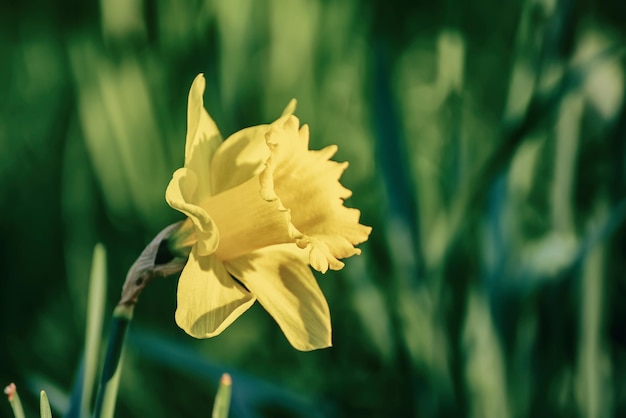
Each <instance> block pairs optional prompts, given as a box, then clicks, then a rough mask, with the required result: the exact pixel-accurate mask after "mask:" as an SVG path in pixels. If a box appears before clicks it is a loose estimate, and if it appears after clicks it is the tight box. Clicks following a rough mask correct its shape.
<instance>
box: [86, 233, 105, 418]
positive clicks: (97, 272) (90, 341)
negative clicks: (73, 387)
mask: <svg viewBox="0 0 626 418" xmlns="http://www.w3.org/2000/svg"><path fill="white" fill-rule="evenodd" d="M106 281H107V271H106V249H105V248H104V246H103V245H102V244H100V243H98V244H96V246H95V247H94V249H93V261H92V264H91V277H90V280H89V296H88V303H87V321H86V329H85V371H84V375H83V389H82V395H81V407H80V411H81V414H80V416H81V417H87V416H89V407H90V405H91V398H92V394H93V388H94V382H95V380H96V371H97V368H98V351H99V348H100V343H101V335H102V322H103V318H104V302H105V300H106Z"/></svg>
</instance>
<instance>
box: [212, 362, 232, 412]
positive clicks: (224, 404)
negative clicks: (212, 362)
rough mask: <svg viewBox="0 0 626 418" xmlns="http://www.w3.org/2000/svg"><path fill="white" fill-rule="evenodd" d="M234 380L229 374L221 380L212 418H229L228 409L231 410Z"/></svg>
mask: <svg viewBox="0 0 626 418" xmlns="http://www.w3.org/2000/svg"><path fill="white" fill-rule="evenodd" d="M232 385H233V382H232V379H231V378H230V375H229V374H228V373H224V374H223V375H222V378H221V379H220V385H219V387H218V388H217V395H215V403H214V404H213V414H212V415H211V417H212V418H228V409H229V408H230V395H231V392H232Z"/></svg>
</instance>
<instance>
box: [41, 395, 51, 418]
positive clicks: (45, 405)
mask: <svg viewBox="0 0 626 418" xmlns="http://www.w3.org/2000/svg"><path fill="white" fill-rule="evenodd" d="M39 412H40V416H41V418H52V411H51V410H50V402H48V395H46V392H44V391H43V390H42V391H41V393H40V395H39Z"/></svg>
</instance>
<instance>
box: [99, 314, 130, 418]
mask: <svg viewBox="0 0 626 418" xmlns="http://www.w3.org/2000/svg"><path fill="white" fill-rule="evenodd" d="M132 318H133V306H125V305H118V306H117V307H116V308H115V310H114V311H113V319H112V322H111V331H110V334H109V342H108V345H107V351H106V355H105V357H104V365H103V366H102V375H101V376H100V385H99V387H98V395H97V397H96V405H95V408H94V413H93V418H100V417H101V416H102V411H103V406H104V400H105V398H107V397H111V396H112V397H115V396H116V393H114V392H117V385H116V384H113V382H112V379H113V376H114V375H115V373H116V371H117V370H118V368H119V366H120V358H121V357H122V349H123V348H124V343H125V341H126V334H127V330H128V325H129V324H130V321H131V319H132Z"/></svg>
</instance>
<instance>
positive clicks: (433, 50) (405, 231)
mask: <svg viewBox="0 0 626 418" xmlns="http://www.w3.org/2000/svg"><path fill="white" fill-rule="evenodd" d="M625 19H626V6H624V5H623V4H622V2H619V1H608V0H600V1H595V2H582V1H575V0H512V1H508V2H498V1H496V0H479V1H477V2H463V1H458V0H447V1H444V2H419V1H418V2H409V1H395V2H386V1H382V0H376V1H373V2H358V1H355V0H344V1H336V2H331V1H324V0H290V1H278V0H272V1H267V2H254V1H252V0H232V1H228V2H227V1H190V2H176V1H172V0H154V1H151V0H143V1H142V0H101V1H100V2H78V1H70V0H62V1H59V2H44V1H41V0H26V1H24V2H20V3H15V4H9V3H5V4H3V5H1V6H0V57H2V64H0V92H1V94H0V204H1V205H2V206H1V212H0V213H1V216H0V234H1V236H2V239H1V240H0V265H2V266H3V278H2V280H0V338H1V339H0V341H1V344H0V358H2V359H3V361H2V362H0V378H2V379H4V381H5V382H6V383H8V382H10V381H16V382H17V383H18V386H19V387H21V388H25V389H26V388H29V389H30V393H29V392H28V390H25V389H22V390H21V394H22V400H23V403H24V405H25V409H26V415H27V416H36V414H37V409H38V394H39V390H40V389H45V390H46V393H47V394H48V397H49V399H50V403H51V405H52V409H53V415H54V416H62V415H63V414H64V412H65V411H66V408H67V405H68V399H69V398H70V396H71V391H72V387H73V384H74V382H75V381H76V380H77V377H76V376H79V375H80V370H81V364H83V367H84V358H85V355H84V354H83V348H84V346H85V341H86V336H85V331H84V330H85V322H86V315H87V304H88V297H87V295H88V293H89V288H88V287H89V280H88V278H89V275H90V266H91V262H92V249H93V248H94V244H95V243H96V242H98V241H101V242H103V243H104V245H105V246H106V248H107V260H106V264H107V268H108V277H109V281H108V283H107V289H106V294H107V295H108V297H107V300H106V312H109V313H110V312H111V311H112V308H113V306H114V304H115V303H116V302H117V295H119V292H120V288H121V285H122V282H123V279H124V277H125V274H126V271H127V269H128V268H129V266H130V265H131V263H132V262H133V260H134V259H135V258H136V257H137V255H138V254H139V253H140V252H141V250H142V248H143V247H144V246H145V244H147V243H148V242H149V240H150V239H151V238H152V237H153V236H154V234H155V233H156V232H158V231H159V230H160V229H162V228H163V227H164V226H165V225H167V224H169V223H172V222H174V221H176V220H178V219H180V217H179V215H178V214H177V213H175V212H174V211H172V210H171V209H169V208H168V207H167V205H166V203H165V200H164V190H165V187H166V185H167V183H168V181H169V178H170V176H171V173H172V172H173V171H174V170H175V169H176V168H177V167H179V166H180V165H181V163H182V160H183V149H184V138H185V123H186V95H187V92H188V89H189V85H190V83H191V81H192V80H193V78H194V76H195V75H196V74H197V73H199V72H203V73H204V74H205V76H206V79H207V93H206V94H205V103H206V107H207V109H208V110H209V111H210V113H211V115H212V116H213V117H214V118H215V120H216V122H218V124H219V126H220V127H222V130H223V132H222V133H223V134H224V136H225V137H226V136H228V134H230V133H232V132H233V131H234V130H235V129H238V128H239V127H241V126H247V125H252V124H253V123H258V121H267V122H269V121H271V120H273V118H274V117H275V116H276V114H278V113H279V112H280V111H281V110H282V107H283V106H284V104H285V103H287V102H288V101H289V99H291V98H292V97H296V98H297V99H298V103H299V105H298V114H299V116H300V118H301V120H302V122H303V123H308V124H309V125H310V126H311V148H312V149H320V148H322V147H323V146H325V145H329V144H333V143H336V144H338V145H339V153H338V155H337V159H338V160H348V161H349V162H350V168H349V169H348V170H347V172H346V174H345V175H344V177H343V181H344V183H345V184H346V186H347V187H348V188H350V189H352V190H353V192H354V196H353V197H352V198H350V199H349V200H348V202H347V204H348V205H349V206H354V207H358V208H360V209H361V211H362V213H363V215H362V220H363V223H365V224H367V225H371V226H373V228H374V232H373V234H372V236H371V238H370V241H369V242H368V243H367V244H365V245H363V246H362V249H363V254H362V255H361V256H360V257H354V258H352V259H349V260H347V263H346V268H345V269H344V270H343V271H341V272H338V273H328V274H326V275H325V276H321V275H320V276H319V280H320V284H321V286H322V289H323V290H324V292H325V294H326V296H327V297H328V300H329V305H330V307H331V313H332V318H333V331H334V332H333V336H334V347H333V348H331V349H328V350H323V351H318V352H312V353H300V352H297V351H295V350H293V349H292V348H291V346H290V345H289V343H288V342H287V341H286V340H285V339H284V337H283V335H282V333H281V332H280V330H279V329H278V327H277V326H276V324H275V323H274V322H273V321H272V320H271V318H270V317H269V316H268V315H267V314H266V313H265V312H264V311H263V310H262V309H261V308H260V307H258V306H257V307H255V308H252V309H251V312H250V313H249V314H247V315H245V316H244V317H242V318H240V319H239V320H238V321H237V322H236V323H235V324H234V325H233V326H231V327H229V329H228V330H227V331H226V332H224V334H223V335H220V336H219V337H217V338H214V339H210V340H201V341H198V340H193V339H191V338H190V337H188V336H187V335H185V334H184V333H183V332H182V331H180V330H179V329H178V328H177V327H176V325H175V323H174V319H173V312H174V309H175V290H176V279H175V278H171V279H167V280H162V281H157V282H155V283H154V284H152V285H151V286H150V288H149V289H148V290H146V291H145V292H144V293H143V294H142V298H141V300H140V301H139V304H138V306H137V308H136V311H135V318H134V322H133V324H132V326H131V329H130V331H129V345H128V347H127V350H126V354H125V358H124V370H123V373H122V376H121V379H120V392H119V393H120V395H119V399H118V402H117V410H116V412H117V413H116V416H119V417H125V416H151V417H156V418H159V417H169V416H208V414H209V411H210V408H211V404H212V399H213V395H212V392H211V391H212V390H215V388H216V387H217V386H216V385H217V382H218V380H219V377H220V375H221V374H222V372H224V371H225V370H226V371H229V373H231V374H232V375H233V380H234V381H235V385H234V386H233V390H232V404H231V408H230V416H232V417H262V416H271V417H279V416H285V417H287V416H305V417H306V416H309V417H322V416H323V417H345V416H390V417H391V416H401V417H413V416H415V417H440V416H449V417H458V416H473V417H494V418H496V417H497V418H500V417H524V416H546V417H554V416H563V417H571V416H587V417H603V416H624V415H626V383H625V382H626V331H625V329H626V328H624V324H625V323H626V305H625V304H624V303H622V299H623V298H624V297H625V296H626V282H625V281H624V276H623V272H624V271H626V259H625V258H624V256H623V253H624V248H625V247H624V245H625V239H626V235H625V230H624V217H625V216H626V201H625V200H624V198H625V197H626V195H625V191H626V188H625V181H626V177H625V176H626V172H625V170H624V161H625V157H626V105H625V103H626V102H625V99H624V67H625V64H626V62H625V58H624V57H625V52H626V49H625V42H624V40H625V37H626V32H625V30H624V25H623V22H624V21H626V20H625ZM92 319H93V318H92ZM107 328H108V323H107V322H106V321H105V331H106V329H107ZM90 338H91V339H88V340H90V341H94V337H90ZM0 383H1V381H0ZM79 396H80V393H79ZM88 398H89V396H88ZM0 415H2V416H9V415H10V407H9V406H8V404H3V405H2V404H0Z"/></svg>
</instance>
